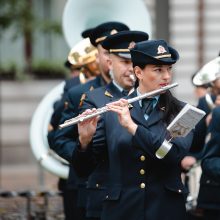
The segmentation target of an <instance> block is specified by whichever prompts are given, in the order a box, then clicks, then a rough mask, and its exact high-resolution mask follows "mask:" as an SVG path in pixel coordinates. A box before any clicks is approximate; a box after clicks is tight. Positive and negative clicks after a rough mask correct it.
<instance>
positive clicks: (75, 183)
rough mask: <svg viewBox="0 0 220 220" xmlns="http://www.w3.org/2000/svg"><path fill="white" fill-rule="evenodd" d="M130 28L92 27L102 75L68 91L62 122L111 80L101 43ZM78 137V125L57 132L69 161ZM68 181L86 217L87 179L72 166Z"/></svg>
mask: <svg viewBox="0 0 220 220" xmlns="http://www.w3.org/2000/svg"><path fill="white" fill-rule="evenodd" d="M128 29H129V28H128V27H127V25H125V24H123V23H120V22H106V23H103V24H100V25H98V26H97V27H95V28H94V29H92V31H91V32H90V34H89V38H90V41H91V43H92V44H93V46H95V47H97V50H98V54H97V60H98V64H99V69H100V74H101V75H100V76H98V77H96V78H95V79H94V80H90V81H88V82H87V83H85V84H84V85H79V86H76V87H74V88H72V89H70V90H69V91H68V93H67V99H66V100H65V102H66V108H65V110H64V111H63V113H62V118H61V120H60V124H61V123H63V122H64V121H65V120H67V119H70V118H72V117H74V116H76V115H78V106H79V104H80V99H81V97H82V98H83V96H84V95H83V94H84V93H85V92H86V91H89V90H92V89H94V88H98V87H100V86H102V85H105V84H107V83H109V82H110V76H109V69H108V65H107V60H108V59H109V55H108V51H107V50H105V49H104V48H102V45H101V44H102V42H103V41H104V39H105V38H106V37H107V36H108V35H110V34H113V33H112V31H113V30H114V32H115V31H116V32H117V31H118V32H119V31H122V30H128ZM77 137H78V132H77V127H76V128H74V127H73V126H72V127H69V128H65V129H63V130H57V131H56V134H55V141H54V148H53V149H54V151H55V152H56V153H57V154H58V155H60V156H61V157H63V158H64V159H66V160H67V161H71V155H72V151H73V148H74V141H75V139H77ZM68 181H69V182H71V185H72V187H74V188H75V190H77V192H78V200H77V203H78V204H77V205H78V207H80V209H81V211H82V212H81V219H84V218H85V206H86V193H87V192H86V190H85V184H86V179H82V178H78V177H77V176H76V175H75V172H74V170H73V168H72V166H70V173H69V177H68ZM78 219H79V218H78Z"/></svg>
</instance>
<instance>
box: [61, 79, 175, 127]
mask: <svg viewBox="0 0 220 220" xmlns="http://www.w3.org/2000/svg"><path fill="white" fill-rule="evenodd" d="M176 86H178V83H173V84H171V85H167V86H164V87H162V88H160V89H157V90H154V91H151V92H147V93H144V94H142V95H140V96H137V97H134V98H131V99H128V104H131V103H133V102H136V101H139V100H141V99H144V98H147V97H152V96H156V95H158V94H160V93H162V92H165V91H166V90H168V89H172V88H174V87H176ZM108 111H109V109H108V107H107V106H104V107H101V108H98V109H97V110H96V112H94V113H91V114H89V115H85V116H82V115H78V116H77V117H74V118H71V119H69V120H66V121H65V122H64V123H63V124H60V125H59V128H60V129H62V128H65V127H68V126H71V125H75V124H78V123H80V122H83V121H85V120H88V119H90V118H93V117H96V116H98V115H101V114H103V113H105V112H108Z"/></svg>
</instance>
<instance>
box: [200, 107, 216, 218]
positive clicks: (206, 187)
mask: <svg viewBox="0 0 220 220" xmlns="http://www.w3.org/2000/svg"><path fill="white" fill-rule="evenodd" d="M208 131H209V132H208V136H209V141H208V142H207V144H206V145H205V149H204V155H203V158H202V162H201V167H202V176H201V180H200V189H199V195H198V208H200V209H202V210H203V215H204V220H219V219H220V107H219V106H218V107H216V108H215V109H214V110H213V112H212V119H211V122H210V125H209V127H208Z"/></svg>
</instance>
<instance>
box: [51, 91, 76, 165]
mask: <svg viewBox="0 0 220 220" xmlns="http://www.w3.org/2000/svg"><path fill="white" fill-rule="evenodd" d="M73 97H74V93H72V92H68V94H67V100H66V101H67V102H68V107H67V108H66V109H64V111H63V112H62V117H61V120H60V122H59V124H62V123H63V122H64V121H65V120H68V119H70V118H73V117H76V116H77V115H78V108H77V106H76V104H75V103H74V99H73ZM77 138H78V129H77V126H76V125H72V126H69V127H66V128H63V129H57V130H56V132H55V135H54V149H53V150H54V151H55V152H56V153H57V154H58V155H59V156H61V157H62V158H64V159H66V160H67V161H69V162H71V158H72V152H73V149H74V148H75V147H76V145H77V143H76V140H77Z"/></svg>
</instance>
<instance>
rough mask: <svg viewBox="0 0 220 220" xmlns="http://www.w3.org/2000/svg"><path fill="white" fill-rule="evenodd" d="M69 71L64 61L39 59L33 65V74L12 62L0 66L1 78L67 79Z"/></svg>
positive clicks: (21, 79) (22, 79)
mask: <svg viewBox="0 0 220 220" xmlns="http://www.w3.org/2000/svg"><path fill="white" fill-rule="evenodd" d="M68 74H69V72H68V70H67V69H66V68H65V67H64V66H63V64H62V63H60V62H56V61H47V60H42V61H37V62H34V64H33V66H32V74H31V75H27V74H25V71H24V70H22V69H20V68H19V67H17V66H16V64H15V63H14V62H10V63H8V64H5V65H1V66H0V79H1V80H20V81H24V80H28V79H65V78H67V76H68Z"/></svg>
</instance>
